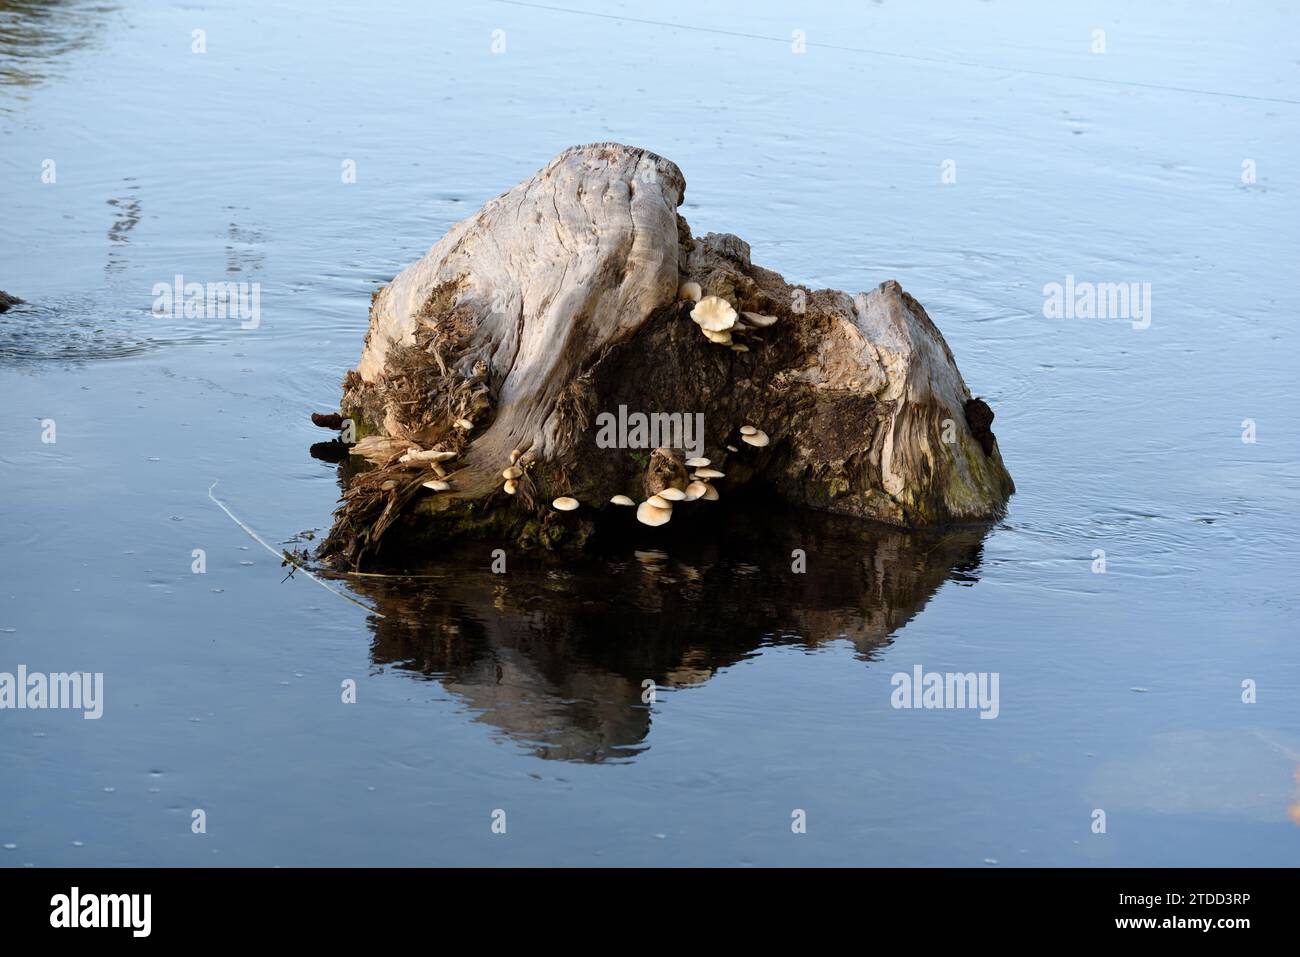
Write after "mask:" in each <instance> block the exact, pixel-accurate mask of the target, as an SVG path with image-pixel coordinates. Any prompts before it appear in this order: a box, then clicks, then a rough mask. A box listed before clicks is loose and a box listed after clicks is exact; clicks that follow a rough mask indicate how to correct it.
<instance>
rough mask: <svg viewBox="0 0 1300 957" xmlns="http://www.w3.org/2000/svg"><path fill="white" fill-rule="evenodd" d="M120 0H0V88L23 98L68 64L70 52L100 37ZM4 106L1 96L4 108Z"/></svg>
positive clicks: (3, 107) (0, 99)
mask: <svg viewBox="0 0 1300 957" xmlns="http://www.w3.org/2000/svg"><path fill="white" fill-rule="evenodd" d="M117 9H118V7H117V5H116V4H112V3H104V2H83V0H70V2H65V3H58V2H52V0H0V91H3V90H5V88H11V90H10V92H12V93H14V94H15V95H16V96H18V97H22V96H23V95H24V94H23V92H22V91H23V90H24V88H27V87H32V86H36V85H37V84H39V83H42V82H44V81H45V80H47V79H49V78H50V77H51V76H54V75H56V74H58V73H59V72H60V71H61V70H62V69H64V68H65V67H66V64H67V62H68V60H69V59H70V57H71V54H73V53H75V52H76V51H77V50H80V49H82V48H84V47H88V46H90V45H91V44H92V43H94V42H95V40H96V39H97V38H98V37H99V35H100V32H101V30H102V28H103V23H102V21H103V19H105V18H106V16H107V15H109V14H112V13H115V12H116V11H117ZM4 109H5V106H4V100H3V99H2V98H0V111H3V110H4Z"/></svg>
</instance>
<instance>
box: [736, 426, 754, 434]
mask: <svg viewBox="0 0 1300 957" xmlns="http://www.w3.org/2000/svg"><path fill="white" fill-rule="evenodd" d="M757 432H758V429H756V428H754V427H753V426H752V425H742V426H741V427H740V434H741V435H754V434H756V433H757Z"/></svg>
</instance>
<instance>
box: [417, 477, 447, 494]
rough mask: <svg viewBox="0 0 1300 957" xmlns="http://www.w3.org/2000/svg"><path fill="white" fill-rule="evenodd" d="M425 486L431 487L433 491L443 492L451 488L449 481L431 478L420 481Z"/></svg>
mask: <svg viewBox="0 0 1300 957" xmlns="http://www.w3.org/2000/svg"><path fill="white" fill-rule="evenodd" d="M421 484H423V485H424V487H425V488H431V489H433V490H434V491H435V492H445V491H447V490H448V489H449V488H451V483H450V482H444V481H443V480H442V479H432V480H430V481H428V482H423V483H421Z"/></svg>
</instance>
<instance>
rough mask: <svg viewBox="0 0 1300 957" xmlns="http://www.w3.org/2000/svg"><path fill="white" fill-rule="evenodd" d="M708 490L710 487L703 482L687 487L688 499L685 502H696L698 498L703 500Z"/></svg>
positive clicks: (693, 483)
mask: <svg viewBox="0 0 1300 957" xmlns="http://www.w3.org/2000/svg"><path fill="white" fill-rule="evenodd" d="M708 490H709V487H708V486H707V485H705V484H704V483H703V482H698V481H697V482H692V483H691V484H690V485H688V486H686V498H685V499H684V501H687V502H694V501H695V500H696V499H697V498H703V497H704V493H705V492H707V491H708Z"/></svg>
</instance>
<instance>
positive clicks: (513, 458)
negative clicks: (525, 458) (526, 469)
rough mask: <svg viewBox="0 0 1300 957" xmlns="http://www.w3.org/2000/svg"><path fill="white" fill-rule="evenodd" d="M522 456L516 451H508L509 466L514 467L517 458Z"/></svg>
mask: <svg viewBox="0 0 1300 957" xmlns="http://www.w3.org/2000/svg"><path fill="white" fill-rule="evenodd" d="M523 454H524V453H522V452H520V451H519V450H518V449H511V451H510V464H511V465H514V464H515V463H516V462H518V461H519V456H521V455H523Z"/></svg>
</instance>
